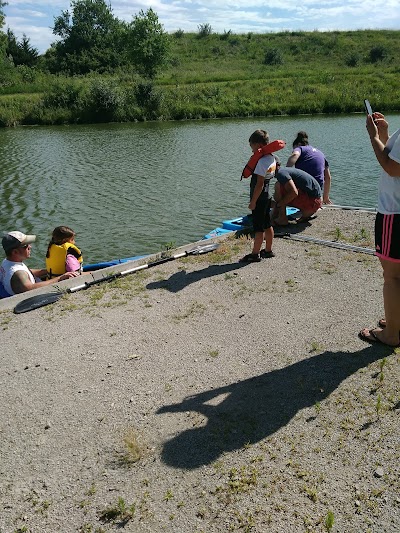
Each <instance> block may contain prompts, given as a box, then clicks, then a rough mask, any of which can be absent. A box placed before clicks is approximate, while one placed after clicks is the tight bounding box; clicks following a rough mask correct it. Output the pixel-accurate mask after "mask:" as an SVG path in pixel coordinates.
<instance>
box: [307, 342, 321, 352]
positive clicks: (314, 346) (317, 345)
mask: <svg viewBox="0 0 400 533" xmlns="http://www.w3.org/2000/svg"><path fill="white" fill-rule="evenodd" d="M323 350H324V346H323V344H321V343H319V342H318V341H315V340H314V341H312V342H311V350H310V353H313V352H322V351H323Z"/></svg>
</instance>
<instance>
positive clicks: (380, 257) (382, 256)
mask: <svg viewBox="0 0 400 533" xmlns="http://www.w3.org/2000/svg"><path fill="white" fill-rule="evenodd" d="M375 255H376V257H379V259H384V260H385V261H390V262H391V263H400V259H392V258H391V257H388V256H387V255H383V254H380V253H378V252H375Z"/></svg>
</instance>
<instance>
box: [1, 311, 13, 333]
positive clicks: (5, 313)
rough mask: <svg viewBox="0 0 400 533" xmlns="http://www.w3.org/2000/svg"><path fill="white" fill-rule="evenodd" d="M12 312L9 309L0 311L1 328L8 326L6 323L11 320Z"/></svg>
mask: <svg viewBox="0 0 400 533" xmlns="http://www.w3.org/2000/svg"><path fill="white" fill-rule="evenodd" d="M11 319H12V314H11V312H10V311H1V312H0V326H2V328H3V329H7V328H8V324H9V323H10V322H11Z"/></svg>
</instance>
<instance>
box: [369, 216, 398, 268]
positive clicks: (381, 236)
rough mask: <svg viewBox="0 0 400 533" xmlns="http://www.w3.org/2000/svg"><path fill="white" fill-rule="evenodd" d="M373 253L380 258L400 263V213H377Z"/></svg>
mask: <svg viewBox="0 0 400 533" xmlns="http://www.w3.org/2000/svg"><path fill="white" fill-rule="evenodd" d="M375 254H376V255H377V256H378V257H380V258H381V259H386V260H387V261H394V262H396V263H400V215H383V214H382V213H377V215H376V219H375Z"/></svg>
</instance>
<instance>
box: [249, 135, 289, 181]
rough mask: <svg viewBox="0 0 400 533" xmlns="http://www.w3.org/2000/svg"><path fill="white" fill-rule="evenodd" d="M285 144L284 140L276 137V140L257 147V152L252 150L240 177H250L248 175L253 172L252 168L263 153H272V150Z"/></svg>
mask: <svg viewBox="0 0 400 533" xmlns="http://www.w3.org/2000/svg"><path fill="white" fill-rule="evenodd" d="M285 146H286V143H285V141H281V140H279V139H278V140H276V141H272V142H271V143H269V144H266V145H265V146H263V147H262V148H259V149H258V150H257V152H254V154H253V155H252V156H251V157H250V159H249V160H248V162H247V165H246V166H245V167H244V169H243V172H242V177H241V178H240V179H243V178H250V176H251V175H252V174H253V172H254V169H255V168H256V166H257V163H258V161H259V159H261V157H263V156H264V155H269V154H272V152H276V151H278V150H282V148H285Z"/></svg>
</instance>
